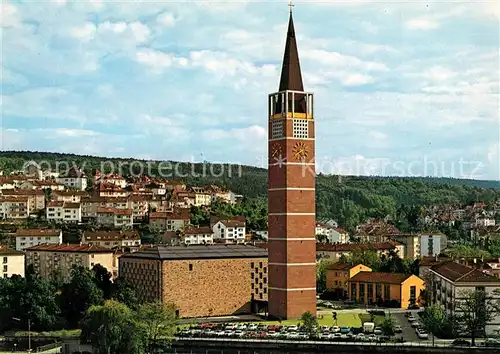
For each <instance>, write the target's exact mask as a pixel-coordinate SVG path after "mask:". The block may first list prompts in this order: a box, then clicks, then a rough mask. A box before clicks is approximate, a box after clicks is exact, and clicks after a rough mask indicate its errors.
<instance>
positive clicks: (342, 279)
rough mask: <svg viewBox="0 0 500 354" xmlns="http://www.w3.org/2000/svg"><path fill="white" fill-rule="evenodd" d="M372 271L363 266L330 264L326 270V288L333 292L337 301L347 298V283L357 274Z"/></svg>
mask: <svg viewBox="0 0 500 354" xmlns="http://www.w3.org/2000/svg"><path fill="white" fill-rule="evenodd" d="M371 271H372V269H371V268H370V267H367V266H365V265H363V264H357V265H352V264H349V263H336V264H331V265H329V266H328V267H327V268H326V288H327V290H328V291H330V292H333V293H334V294H335V296H336V297H337V298H338V299H344V298H346V297H347V294H348V289H347V282H348V281H349V279H351V278H352V277H353V276H355V275H356V274H358V273H359V272H371Z"/></svg>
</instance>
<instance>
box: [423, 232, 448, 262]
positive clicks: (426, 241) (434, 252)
mask: <svg viewBox="0 0 500 354" xmlns="http://www.w3.org/2000/svg"><path fill="white" fill-rule="evenodd" d="M419 236H420V255H421V256H423V257H432V256H438V255H439V254H440V253H441V249H442V248H441V245H442V244H443V240H442V238H443V237H444V235H442V234H440V233H426V234H420V235H419ZM444 242H445V243H444V244H446V239H445V240H444ZM443 249H444V248H443Z"/></svg>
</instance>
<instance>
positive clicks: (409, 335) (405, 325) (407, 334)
mask: <svg viewBox="0 0 500 354" xmlns="http://www.w3.org/2000/svg"><path fill="white" fill-rule="evenodd" d="M391 314H392V316H394V318H395V319H396V322H397V323H398V324H399V325H400V326H401V328H402V329H403V333H401V334H400V335H402V336H403V338H404V340H405V341H407V342H420V341H425V340H421V339H419V338H418V336H417V333H415V329H414V328H413V327H412V326H411V325H410V322H408V318H406V317H405V315H404V313H402V312H399V313H391ZM415 317H416V316H415Z"/></svg>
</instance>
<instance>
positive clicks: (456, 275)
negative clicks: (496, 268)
mask: <svg viewBox="0 0 500 354" xmlns="http://www.w3.org/2000/svg"><path fill="white" fill-rule="evenodd" d="M431 270H432V271H433V272H435V273H437V274H439V275H441V276H442V277H444V278H446V279H448V280H450V281H452V282H459V283H482V282H486V283H498V284H499V286H500V279H498V278H496V277H494V276H492V275H489V274H486V273H484V272H482V271H480V270H478V269H475V268H471V267H468V266H466V265H463V264H458V263H456V262H453V261H447V262H444V263H441V264H438V265H435V266H433V267H431Z"/></svg>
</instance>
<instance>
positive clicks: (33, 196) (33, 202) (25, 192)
mask: <svg viewBox="0 0 500 354" xmlns="http://www.w3.org/2000/svg"><path fill="white" fill-rule="evenodd" d="M25 183H26V182H25ZM2 195H4V196H10V197H22V198H27V199H28V203H29V210H30V213H31V214H34V213H36V212H37V211H39V210H44V209H45V193H44V192H43V191H42V190H37V189H19V188H16V189H7V190H4V191H2Z"/></svg>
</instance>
